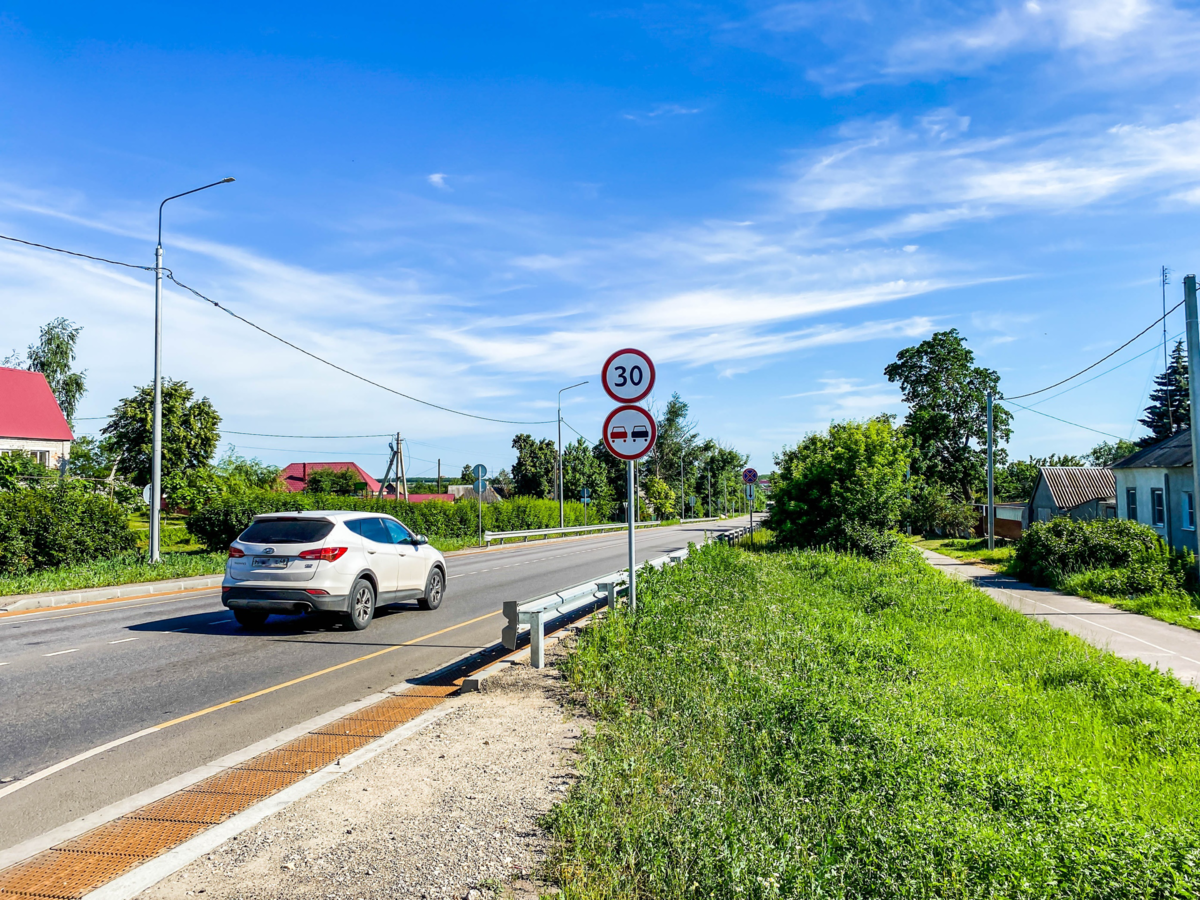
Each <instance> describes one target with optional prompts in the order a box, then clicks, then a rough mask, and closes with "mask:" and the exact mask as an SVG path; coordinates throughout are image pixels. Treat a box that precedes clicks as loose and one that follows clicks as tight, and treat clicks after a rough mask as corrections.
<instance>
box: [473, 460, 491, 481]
mask: <svg viewBox="0 0 1200 900" xmlns="http://www.w3.org/2000/svg"><path fill="white" fill-rule="evenodd" d="M471 474H472V475H474V476H475V480H476V481H478V480H479V479H480V478H486V477H487V466H485V465H484V464H483V463H479V465H477V466H475V467H474V468H472V469H471Z"/></svg>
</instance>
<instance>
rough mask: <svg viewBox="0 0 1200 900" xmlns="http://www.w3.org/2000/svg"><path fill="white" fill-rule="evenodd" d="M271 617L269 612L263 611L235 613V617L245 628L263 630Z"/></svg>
mask: <svg viewBox="0 0 1200 900" xmlns="http://www.w3.org/2000/svg"><path fill="white" fill-rule="evenodd" d="M269 615H270V613H269V612H264V611H263V610H261V609H235V610H234V611H233V617H234V618H235V619H237V623H238V624H239V625H241V626H242V627H243V628H261V627H262V626H263V625H265V624H266V623H267V616H269Z"/></svg>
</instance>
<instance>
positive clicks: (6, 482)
mask: <svg viewBox="0 0 1200 900" xmlns="http://www.w3.org/2000/svg"><path fill="white" fill-rule="evenodd" d="M53 474H54V473H53V472H51V471H50V470H49V469H47V468H46V467H45V466H43V465H42V464H41V463H39V462H38V461H37V460H36V459H34V458H33V457H31V456H27V455H25V454H24V453H5V454H4V455H3V456H0V491H15V490H19V489H20V488H25V487H33V486H36V485H37V484H38V483H39V482H40V481H42V480H44V479H46V478H47V477H48V476H51V475H53Z"/></svg>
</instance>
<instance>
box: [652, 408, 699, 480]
mask: <svg viewBox="0 0 1200 900" xmlns="http://www.w3.org/2000/svg"><path fill="white" fill-rule="evenodd" d="M656 424H657V426H658V437H657V439H656V440H655V442H654V449H653V450H651V451H650V457H649V459H650V465H651V467H652V468H653V469H654V474H655V475H657V476H658V477H659V478H665V479H666V480H667V482H668V483H669V484H672V485H674V486H675V487H676V488H678V487H679V462H680V460H681V459H682V460H684V463H685V466H686V463H688V462H695V461H696V460H697V459H698V458H699V453H698V452H697V445H698V444H699V443H700V438H699V435H698V434H697V433H696V426H695V423H693V422H692V420H691V419H689V418H688V405H687V403H685V402H684V401H683V400H682V399H681V398H680V396H679V394H678V393H675V394H672V395H671V399H670V400H668V401H667V407H666V409H664V410H663V413H662V415H661V416H659V417H658V420H657V423H656ZM685 477H686V471H685Z"/></svg>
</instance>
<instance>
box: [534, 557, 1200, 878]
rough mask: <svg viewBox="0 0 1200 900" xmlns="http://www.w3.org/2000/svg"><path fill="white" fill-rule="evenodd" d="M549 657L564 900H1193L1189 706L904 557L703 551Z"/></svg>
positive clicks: (555, 866) (1194, 734)
mask: <svg viewBox="0 0 1200 900" xmlns="http://www.w3.org/2000/svg"><path fill="white" fill-rule="evenodd" d="M638 596H639V601H640V603H639V607H640V608H639V614H638V616H637V617H636V618H635V619H632V620H631V619H629V618H627V617H625V616H622V615H615V616H613V617H611V618H608V619H606V620H605V621H603V622H602V623H601V624H599V625H598V626H597V627H595V628H593V629H589V630H588V631H587V632H585V633H584V635H583V637H582V639H581V642H580V645H579V647H578V648H577V651H576V652H575V653H574V654H573V655H572V656H571V657H570V658H569V659H568V660H567V662H566V663H565V667H566V673H567V675H568V677H569V680H570V684H571V686H572V689H573V691H574V692H575V696H577V697H579V698H581V700H582V702H584V703H586V705H587V706H588V708H589V709H590V710H591V712H592V713H593V714H594V715H595V716H597V718H598V725H597V728H596V732H595V734H594V736H592V737H590V738H589V739H587V740H585V741H584V742H583V744H582V751H583V758H582V761H581V767H582V768H581V774H582V780H581V781H580V783H579V784H578V785H577V786H576V787H575V788H574V789H573V790H572V792H571V794H570V795H569V797H568V799H567V800H566V801H565V802H564V803H563V804H562V805H561V806H559V807H557V808H556V809H555V810H554V811H553V812H552V813H551V814H550V816H549V817H548V819H547V825H548V827H549V828H550V829H551V831H552V833H553V835H554V836H555V838H556V841H557V843H556V850H555V853H554V855H553V856H552V859H551V863H550V866H551V870H552V874H553V875H555V876H556V877H557V878H558V879H559V881H560V883H561V885H562V887H563V889H564V895H565V896H566V897H568V898H628V897H645V898H649V897H654V898H693V897H748V898H777V897H797V898H799V897H806V898H807V897H821V898H833V897H839V898H850V897H854V898H867V897H870V898H874V897H878V898H883V897H903V898H925V897H930V898H932V897H954V898H992V897H995V898H1001V897H1003V898H1010V897H1011V898H1040V897H1095V898H1113V900H1116V898H1122V900H1123V898H1129V897H1140V898H1145V897H1154V898H1167V897H1194V896H1196V893H1197V891H1198V890H1200V792H1198V791H1197V789H1196V788H1197V786H1198V785H1200V695H1198V694H1196V693H1195V692H1194V691H1192V690H1190V689H1188V688H1184V687H1183V686H1181V685H1180V684H1179V683H1177V682H1176V681H1175V680H1173V679H1172V678H1170V677H1168V676H1166V675H1162V674H1159V673H1157V672H1155V671H1153V670H1151V669H1149V668H1148V667H1146V666H1144V665H1140V664H1136V663H1131V662H1126V661H1123V660H1120V659H1118V658H1116V657H1114V656H1112V655H1110V654H1108V653H1105V652H1102V651H1100V650H1098V649H1095V648H1092V647H1090V646H1088V645H1086V644H1084V643H1083V642H1081V641H1079V640H1078V639H1076V638H1074V637H1072V636H1070V635H1068V634H1065V633H1063V632H1059V631H1055V630H1053V629H1052V628H1050V627H1049V626H1047V625H1045V624H1042V623H1038V622H1033V621H1029V620H1026V619H1024V618H1023V617H1021V616H1019V615H1017V614H1015V613H1013V612H1010V611H1009V610H1007V609H1004V608H1002V607H1000V606H998V605H997V604H995V603H994V602H992V601H991V600H989V599H988V598H987V597H986V596H985V595H984V594H982V593H981V592H979V591H977V590H975V589H974V588H972V587H970V586H968V585H964V584H960V583H957V582H953V581H951V580H950V579H948V578H945V577H944V576H942V575H940V574H938V573H936V572H933V571H931V570H929V569H928V567H926V566H924V565H923V564H921V563H920V562H919V561H917V560H914V559H911V558H908V557H903V558H896V559H893V560H890V561H886V562H883V563H871V562H868V561H866V560H863V559H859V558H854V557H850V556H842V555H835V554H830V553H823V552H792V553H786V554H785V553H766V554H758V555H753V556H752V555H750V554H746V553H744V552H742V551H739V550H737V549H736V548H726V547H722V546H720V545H710V546H708V547H706V548H704V549H702V550H700V551H698V552H697V553H695V554H694V555H692V556H690V557H689V558H688V560H687V561H686V563H685V564H684V565H682V566H679V567H668V568H666V569H665V570H663V571H662V572H657V573H647V574H645V575H644V576H643V578H642V580H641V581H640V582H639V595H638Z"/></svg>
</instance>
